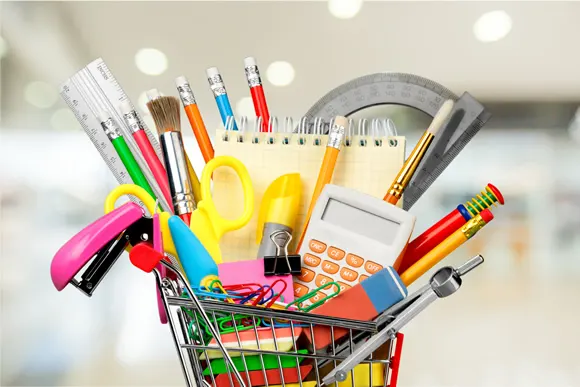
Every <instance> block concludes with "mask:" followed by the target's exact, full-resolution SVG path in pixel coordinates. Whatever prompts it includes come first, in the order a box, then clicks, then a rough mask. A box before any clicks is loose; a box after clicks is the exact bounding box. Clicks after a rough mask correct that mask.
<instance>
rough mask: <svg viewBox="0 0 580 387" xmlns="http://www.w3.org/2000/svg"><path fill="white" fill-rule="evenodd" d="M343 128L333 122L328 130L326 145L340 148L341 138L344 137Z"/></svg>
mask: <svg viewBox="0 0 580 387" xmlns="http://www.w3.org/2000/svg"><path fill="white" fill-rule="evenodd" d="M344 133H345V128H344V126H342V125H337V124H334V125H332V127H331V128H330V131H329V132H328V144H327V146H329V147H332V148H336V149H340V147H341V145H342V140H343V139H344Z"/></svg>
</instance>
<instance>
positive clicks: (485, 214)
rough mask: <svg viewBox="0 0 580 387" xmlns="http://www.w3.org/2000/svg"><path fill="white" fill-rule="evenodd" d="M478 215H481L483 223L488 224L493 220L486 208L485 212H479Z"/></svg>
mask: <svg viewBox="0 0 580 387" xmlns="http://www.w3.org/2000/svg"><path fill="white" fill-rule="evenodd" d="M479 215H481V218H482V219H483V221H484V222H485V223H488V222H490V221H491V220H492V219H493V214H492V212H491V211H490V210H489V208H486V209H485V210H483V211H481V212H480V213H479Z"/></svg>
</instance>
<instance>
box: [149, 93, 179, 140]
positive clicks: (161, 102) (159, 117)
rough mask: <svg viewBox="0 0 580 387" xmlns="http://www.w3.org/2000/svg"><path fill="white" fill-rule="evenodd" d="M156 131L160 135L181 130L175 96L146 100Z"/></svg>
mask: <svg viewBox="0 0 580 387" xmlns="http://www.w3.org/2000/svg"><path fill="white" fill-rule="evenodd" d="M147 108H149V112H151V116H152V117H153V121H155V127H157V132H158V133H159V135H162V134H163V133H166V132H180V131H181V117H180V111H179V100H178V99H177V98H175V97H159V98H157V99H154V100H152V101H149V102H147Z"/></svg>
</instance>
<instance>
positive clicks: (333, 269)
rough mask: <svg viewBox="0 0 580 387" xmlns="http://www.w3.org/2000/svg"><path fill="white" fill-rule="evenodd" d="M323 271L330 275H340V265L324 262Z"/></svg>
mask: <svg viewBox="0 0 580 387" xmlns="http://www.w3.org/2000/svg"><path fill="white" fill-rule="evenodd" d="M322 270H324V271H325V272H327V273H328V274H336V273H338V265H337V264H336V263H334V262H330V261H324V262H322Z"/></svg>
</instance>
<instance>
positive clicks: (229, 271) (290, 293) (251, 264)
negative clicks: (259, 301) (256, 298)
mask: <svg viewBox="0 0 580 387" xmlns="http://www.w3.org/2000/svg"><path fill="white" fill-rule="evenodd" d="M218 273H219V277H220V281H221V283H222V285H224V286H227V285H239V284H248V283H256V284H260V285H271V284H272V283H273V282H274V281H276V280H278V279H282V280H283V281H284V282H285V283H286V290H284V292H282V295H283V296H284V302H285V303H290V302H292V301H294V283H293V281H292V276H291V275H290V274H288V275H275V276H268V277H266V276H265V275H264V261H263V260H261V259H256V260H251V261H239V262H227V263H220V264H219V265H218ZM280 285H281V284H278V285H276V287H275V288H274V291H277V290H278V289H281V288H279V286H280Z"/></svg>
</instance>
